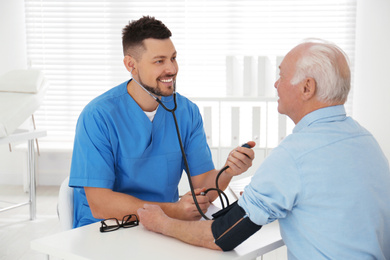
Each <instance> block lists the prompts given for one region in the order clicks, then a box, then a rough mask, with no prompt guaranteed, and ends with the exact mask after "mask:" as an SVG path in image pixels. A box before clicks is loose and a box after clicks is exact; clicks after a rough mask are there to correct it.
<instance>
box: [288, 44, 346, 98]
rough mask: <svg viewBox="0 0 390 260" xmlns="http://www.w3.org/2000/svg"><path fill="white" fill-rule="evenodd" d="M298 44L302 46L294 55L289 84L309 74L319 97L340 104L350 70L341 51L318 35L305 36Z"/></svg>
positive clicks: (344, 94) (297, 81)
mask: <svg viewBox="0 0 390 260" xmlns="http://www.w3.org/2000/svg"><path fill="white" fill-rule="evenodd" d="M302 45H304V46H305V47H306V48H305V50H304V51H303V52H302V53H301V54H302V55H301V57H299V58H298V61H297V63H296V67H295V74H294V77H293V78H292V80H291V84H293V85H295V84H298V83H299V82H301V81H302V80H304V79H305V78H313V79H314V80H315V82H316V89H317V93H316V95H317V98H318V100H319V101H321V102H324V103H329V104H333V103H342V104H344V103H345V102H346V100H347V97H348V93H349V90H350V88H351V72H350V69H349V62H348V57H347V55H346V54H345V52H344V51H343V50H342V49H340V48H339V47H338V46H337V45H335V44H334V43H331V42H327V41H324V40H321V39H306V40H305V41H304V42H303V43H301V44H299V45H298V46H302Z"/></svg>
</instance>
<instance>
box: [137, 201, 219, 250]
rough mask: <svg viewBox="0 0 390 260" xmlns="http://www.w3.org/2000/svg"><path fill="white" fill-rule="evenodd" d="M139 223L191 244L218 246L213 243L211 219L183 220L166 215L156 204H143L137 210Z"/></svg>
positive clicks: (207, 246) (214, 247) (213, 247)
mask: <svg viewBox="0 0 390 260" xmlns="http://www.w3.org/2000/svg"><path fill="white" fill-rule="evenodd" d="M138 215H139V216H140V219H141V224H142V225H143V226H144V227H145V228H146V229H148V230H151V231H154V232H157V233H162V234H163V235H166V236H170V237H173V238H176V239H179V240H181V241H183V242H186V243H188V244H191V245H196V246H201V247H206V248H210V249H217V250H220V248H219V247H218V246H217V245H216V244H215V243H214V237H213V234H212V232H211V224H212V221H185V220H178V219H173V218H170V217H168V216H167V215H166V214H164V212H163V211H162V210H161V208H160V207H159V206H157V205H147V204H145V205H144V208H140V209H139V210H138Z"/></svg>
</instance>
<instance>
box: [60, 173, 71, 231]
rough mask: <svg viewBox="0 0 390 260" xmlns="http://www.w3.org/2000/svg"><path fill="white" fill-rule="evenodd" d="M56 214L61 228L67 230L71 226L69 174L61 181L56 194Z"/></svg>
mask: <svg viewBox="0 0 390 260" xmlns="http://www.w3.org/2000/svg"><path fill="white" fill-rule="evenodd" d="M57 214H58V218H59V219H60V224H61V228H62V229H63V230H69V229H72V227H73V188H71V187H69V176H68V177H66V179H65V180H64V181H63V182H62V183H61V187H60V192H59V195H58V205H57Z"/></svg>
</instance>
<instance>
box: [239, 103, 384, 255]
mask: <svg viewBox="0 0 390 260" xmlns="http://www.w3.org/2000/svg"><path fill="white" fill-rule="evenodd" d="M239 205H240V206H241V207H243V208H244V210H245V211H246V212H247V213H248V214H249V217H250V219H251V220H252V221H253V222H254V223H256V224H258V225H265V224H267V223H270V222H272V221H274V220H276V219H278V220H279V224H280V229H281V235H282V238H283V240H284V242H285V244H286V246H287V248H288V257H289V259H290V260H291V259H300V260H303V259H310V260H312V259H316V260H318V259H390V171H389V163H388V160H387V159H386V158H385V156H384V154H383V152H382V151H381V149H380V147H379V145H378V143H377V142H376V140H375V139H374V137H373V136H372V135H371V134H370V133H369V132H368V131H367V130H365V129H364V128H363V127H361V126H360V125H359V124H358V123H357V122H356V121H354V120H353V119H352V118H350V117H347V116H346V113H345V109H344V106H333V107H327V108H323V109H319V110H316V111H314V112H312V113H310V114H308V115H306V116H305V117H304V118H303V119H302V120H301V121H300V122H299V123H298V124H297V125H296V126H295V128H294V130H293V133H292V134H291V135H289V136H288V137H286V138H285V139H284V140H283V141H282V142H281V144H280V145H279V146H278V147H277V148H275V149H273V151H272V152H271V153H270V155H269V156H268V157H267V158H266V160H265V161H264V162H263V164H262V165H261V166H260V168H259V169H258V170H257V172H256V173H255V175H254V176H253V178H252V181H251V183H250V184H249V185H248V186H247V187H246V189H245V191H244V194H243V196H242V197H241V199H240V200H239Z"/></svg>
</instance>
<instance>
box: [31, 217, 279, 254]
mask: <svg viewBox="0 0 390 260" xmlns="http://www.w3.org/2000/svg"><path fill="white" fill-rule="evenodd" d="M211 211H214V210H211ZM207 215H208V214H207ZM99 228H100V222H98V223H94V224H91V225H87V226H84V227H81V228H77V229H72V230H68V231H65V232H61V233H58V234H54V235H51V236H48V237H44V238H40V239H36V240H33V241H32V242H31V248H32V249H34V250H36V251H39V252H41V253H44V254H47V255H49V256H55V257H59V258H61V259H93V260H99V259H104V260H105V259H160V260H165V259H166V260H176V259H177V260H179V259H180V260H182V259H186V260H199V259H213V260H217V259H221V260H222V259H223V260H228V259H255V258H256V257H258V256H261V255H263V254H265V253H268V252H270V251H272V250H275V249H277V248H279V247H281V246H283V245H284V243H283V240H282V238H281V236H280V232H279V224H278V223H277V222H273V223H271V224H268V225H266V226H263V227H262V228H261V229H260V231H258V232H257V233H256V234H254V235H253V236H252V237H250V238H249V239H247V240H246V241H245V242H243V243H242V244H241V245H239V246H238V247H237V248H236V249H235V250H233V251H230V252H220V251H215V250H211V249H206V248H201V247H196V246H192V245H189V244H186V243H183V242H181V241H179V240H176V239H174V238H171V237H166V236H163V235H161V234H157V233H154V232H151V231H148V230H146V229H145V228H144V227H143V226H142V225H140V226H137V227H133V228H127V229H125V228H120V229H118V230H116V231H112V232H108V233H100V231H99Z"/></svg>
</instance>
